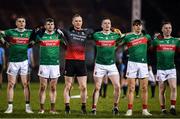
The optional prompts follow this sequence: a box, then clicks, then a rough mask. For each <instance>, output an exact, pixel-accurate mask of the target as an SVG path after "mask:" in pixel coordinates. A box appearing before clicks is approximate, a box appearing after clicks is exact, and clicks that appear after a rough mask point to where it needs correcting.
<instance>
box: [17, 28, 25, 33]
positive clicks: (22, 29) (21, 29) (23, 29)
mask: <svg viewBox="0 0 180 119" xmlns="http://www.w3.org/2000/svg"><path fill="white" fill-rule="evenodd" d="M16 30H17V31H19V32H24V31H25V28H16Z"/></svg>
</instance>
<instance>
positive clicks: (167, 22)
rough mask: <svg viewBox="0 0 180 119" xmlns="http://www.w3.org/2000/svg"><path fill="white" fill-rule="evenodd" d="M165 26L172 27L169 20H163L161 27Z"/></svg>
mask: <svg viewBox="0 0 180 119" xmlns="http://www.w3.org/2000/svg"><path fill="white" fill-rule="evenodd" d="M165 24H170V25H172V23H171V21H170V20H163V21H162V22H161V27H163V26H164V25H165Z"/></svg>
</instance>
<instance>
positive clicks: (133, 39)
mask: <svg viewBox="0 0 180 119" xmlns="http://www.w3.org/2000/svg"><path fill="white" fill-rule="evenodd" d="M150 40H151V37H150V35H148V34H145V35H144V34H139V35H137V34H134V33H131V34H128V35H127V36H125V38H124V39H123V41H122V42H123V43H125V45H127V47H128V54H129V59H128V61H133V62H139V63H147V45H148V42H150Z"/></svg>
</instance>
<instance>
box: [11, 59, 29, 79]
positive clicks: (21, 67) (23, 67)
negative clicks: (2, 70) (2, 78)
mask: <svg viewBox="0 0 180 119" xmlns="http://www.w3.org/2000/svg"><path fill="white" fill-rule="evenodd" d="M28 67H29V65H28V60H25V61H22V62H9V65H8V69H7V74H9V75H14V76H16V75H18V74H20V75H27V74H28V73H29V71H28V70H29V68H28Z"/></svg>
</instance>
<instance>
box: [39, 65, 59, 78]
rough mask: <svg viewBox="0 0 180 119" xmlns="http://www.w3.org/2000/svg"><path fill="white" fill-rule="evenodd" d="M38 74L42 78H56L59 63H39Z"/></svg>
mask: <svg viewBox="0 0 180 119" xmlns="http://www.w3.org/2000/svg"><path fill="white" fill-rule="evenodd" d="M38 75H39V76H40V77H43V78H58V77H59V76H60V71H59V65H40V66H39V72H38Z"/></svg>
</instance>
